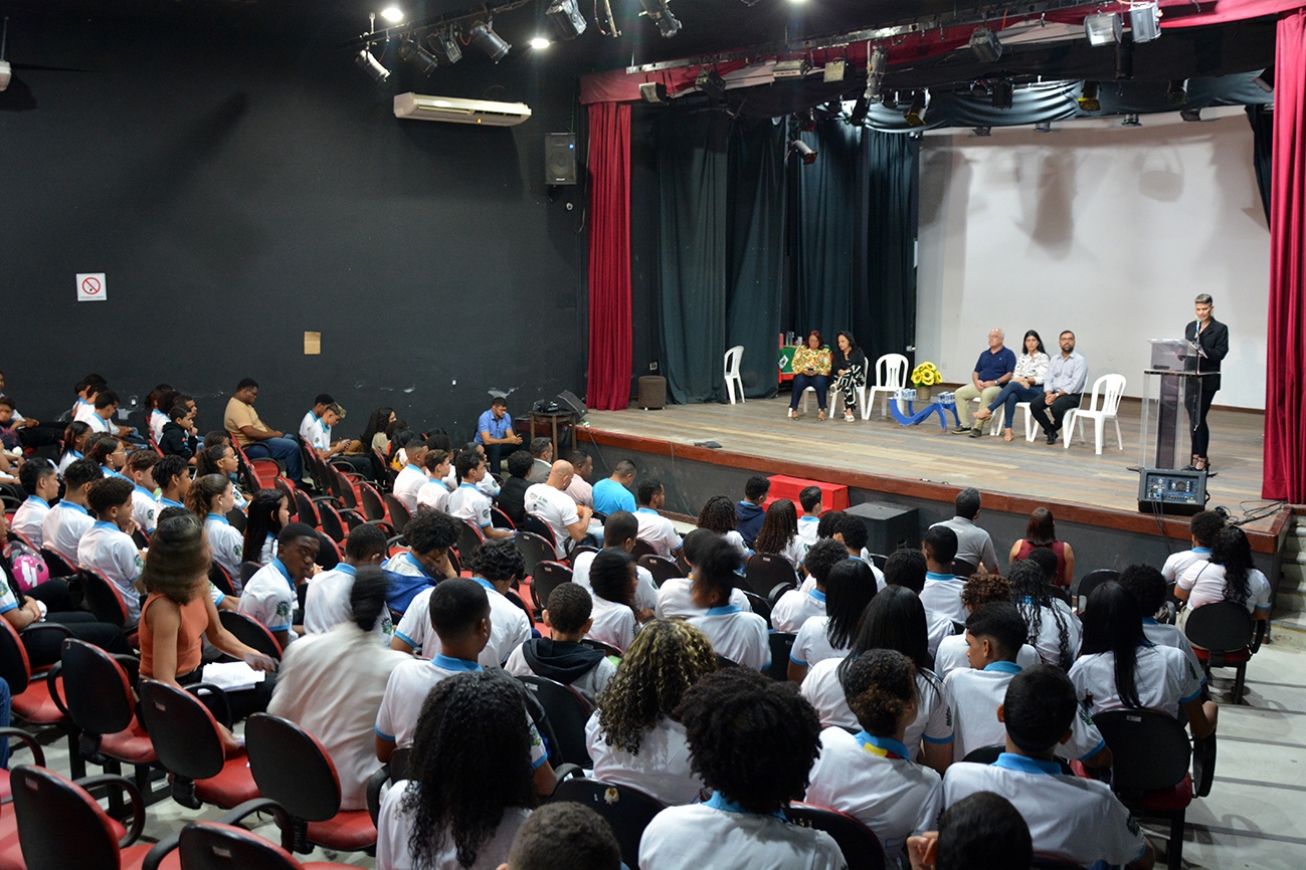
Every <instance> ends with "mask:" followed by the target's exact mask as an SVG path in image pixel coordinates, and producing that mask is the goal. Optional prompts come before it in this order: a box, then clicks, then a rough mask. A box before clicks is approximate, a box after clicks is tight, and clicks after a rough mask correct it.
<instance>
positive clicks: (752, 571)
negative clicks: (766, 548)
mask: <svg viewBox="0 0 1306 870" xmlns="http://www.w3.org/2000/svg"><path fill="white" fill-rule="evenodd" d="M744 580H745V581H746V582H747V583H748V588H749V589H751V590H753V591H754V592H756V593H757V594H758V595H761V596H762V597H763V598H769V597H770V595H771V593H772V591H774V590H775V588H776V587H777V586H780V585H782V584H792V586H795V587H796V586H798V582H799V581H798V572H797V571H795V570H794V566H793V565H790V564H789V560H788V559H786V558H785V557H784V556H777V555H776V554H775V553H754V554H753V555H751V556H749V557H748V562H747V563H746V564H745V565H744Z"/></svg>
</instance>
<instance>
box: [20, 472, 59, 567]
mask: <svg viewBox="0 0 1306 870" xmlns="http://www.w3.org/2000/svg"><path fill="white" fill-rule="evenodd" d="M18 482H19V483H21V484H22V486H23V492H25V493H27V499H26V500H25V501H24V502H23V503H22V504H20V505H19V506H18V510H16V511H14V519H13V522H12V523H10V524H9V528H11V529H12V530H13V531H15V532H17V533H18V534H20V535H22V536H23V538H24V539H26V540H27V542H28V543H29V544H31V545H32V546H33V547H35V548H37V549H38V550H39V549H41V547H42V546H44V543H43V541H44V538H43V537H42V536H41V524H42V523H44V522H45V518H46V515H47V514H49V513H50V502H52V501H54V500H55V499H56V498H58V497H59V477H58V475H57V474H56V472H55V469H54V466H53V465H51V464H50V463H49V462H46V461H43V460H32V461H31V462H26V463H24V464H23V467H22V468H20V469H18Z"/></svg>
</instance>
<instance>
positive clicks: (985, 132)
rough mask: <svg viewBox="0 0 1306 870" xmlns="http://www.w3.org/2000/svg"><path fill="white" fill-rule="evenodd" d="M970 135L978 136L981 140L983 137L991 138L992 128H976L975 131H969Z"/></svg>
mask: <svg viewBox="0 0 1306 870" xmlns="http://www.w3.org/2000/svg"><path fill="white" fill-rule="evenodd" d="M970 134H971V135H972V136H979V137H981V138H982V137H984V136H992V135H993V128H992V127H976V128H975V129H973V130H971V131H970Z"/></svg>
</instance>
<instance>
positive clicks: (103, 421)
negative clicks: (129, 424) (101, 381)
mask: <svg viewBox="0 0 1306 870" xmlns="http://www.w3.org/2000/svg"><path fill="white" fill-rule="evenodd" d="M117 410H118V395H117V394H116V393H114V392H113V391H112V390H103V391H101V392H100V393H97V394H96V396H95V407H94V408H93V409H92V411H91V413H89V414H86V415H85V416H79V417H77V419H78V420H80V421H81V422H83V423H85V424H86V425H87V426H90V427H91V431H92V432H107V433H109V434H111V435H118V434H122V431H121V430H120V429H119V427H118V426H115V425H114V424H113V422H112V421H113V412H114V411H117Z"/></svg>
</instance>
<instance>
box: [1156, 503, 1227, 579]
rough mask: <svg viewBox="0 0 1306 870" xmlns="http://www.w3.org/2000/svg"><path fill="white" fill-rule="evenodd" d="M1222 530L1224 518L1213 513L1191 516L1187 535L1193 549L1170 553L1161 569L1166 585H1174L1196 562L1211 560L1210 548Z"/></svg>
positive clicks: (1205, 512) (1206, 512)
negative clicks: (1189, 537)
mask: <svg viewBox="0 0 1306 870" xmlns="http://www.w3.org/2000/svg"><path fill="white" fill-rule="evenodd" d="M1223 528H1224V517H1222V516H1220V515H1219V514H1217V513H1216V512H1215V511H1202V512H1201V513H1197V514H1193V518H1192V519H1191V520H1189V521H1188V533H1189V535H1191V536H1192V540H1193V548H1192V549H1191V550H1182V551H1180V552H1178V553H1171V554H1170V556H1169V557H1167V558H1166V560H1165V565H1164V566H1162V568H1161V576H1162V577H1164V578H1165V581H1166V582H1167V583H1174V582H1176V581H1177V580H1178V579H1179V578H1180V577H1182V576H1183V573H1184V572H1185V571H1187V570H1188V568H1189V567H1190V566H1191V565H1193V564H1194V563H1196V562H1207V561H1209V560H1210V558H1211V547H1213V546H1214V545H1215V536H1216V535H1218V534H1219V533H1220V529H1223Z"/></svg>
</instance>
